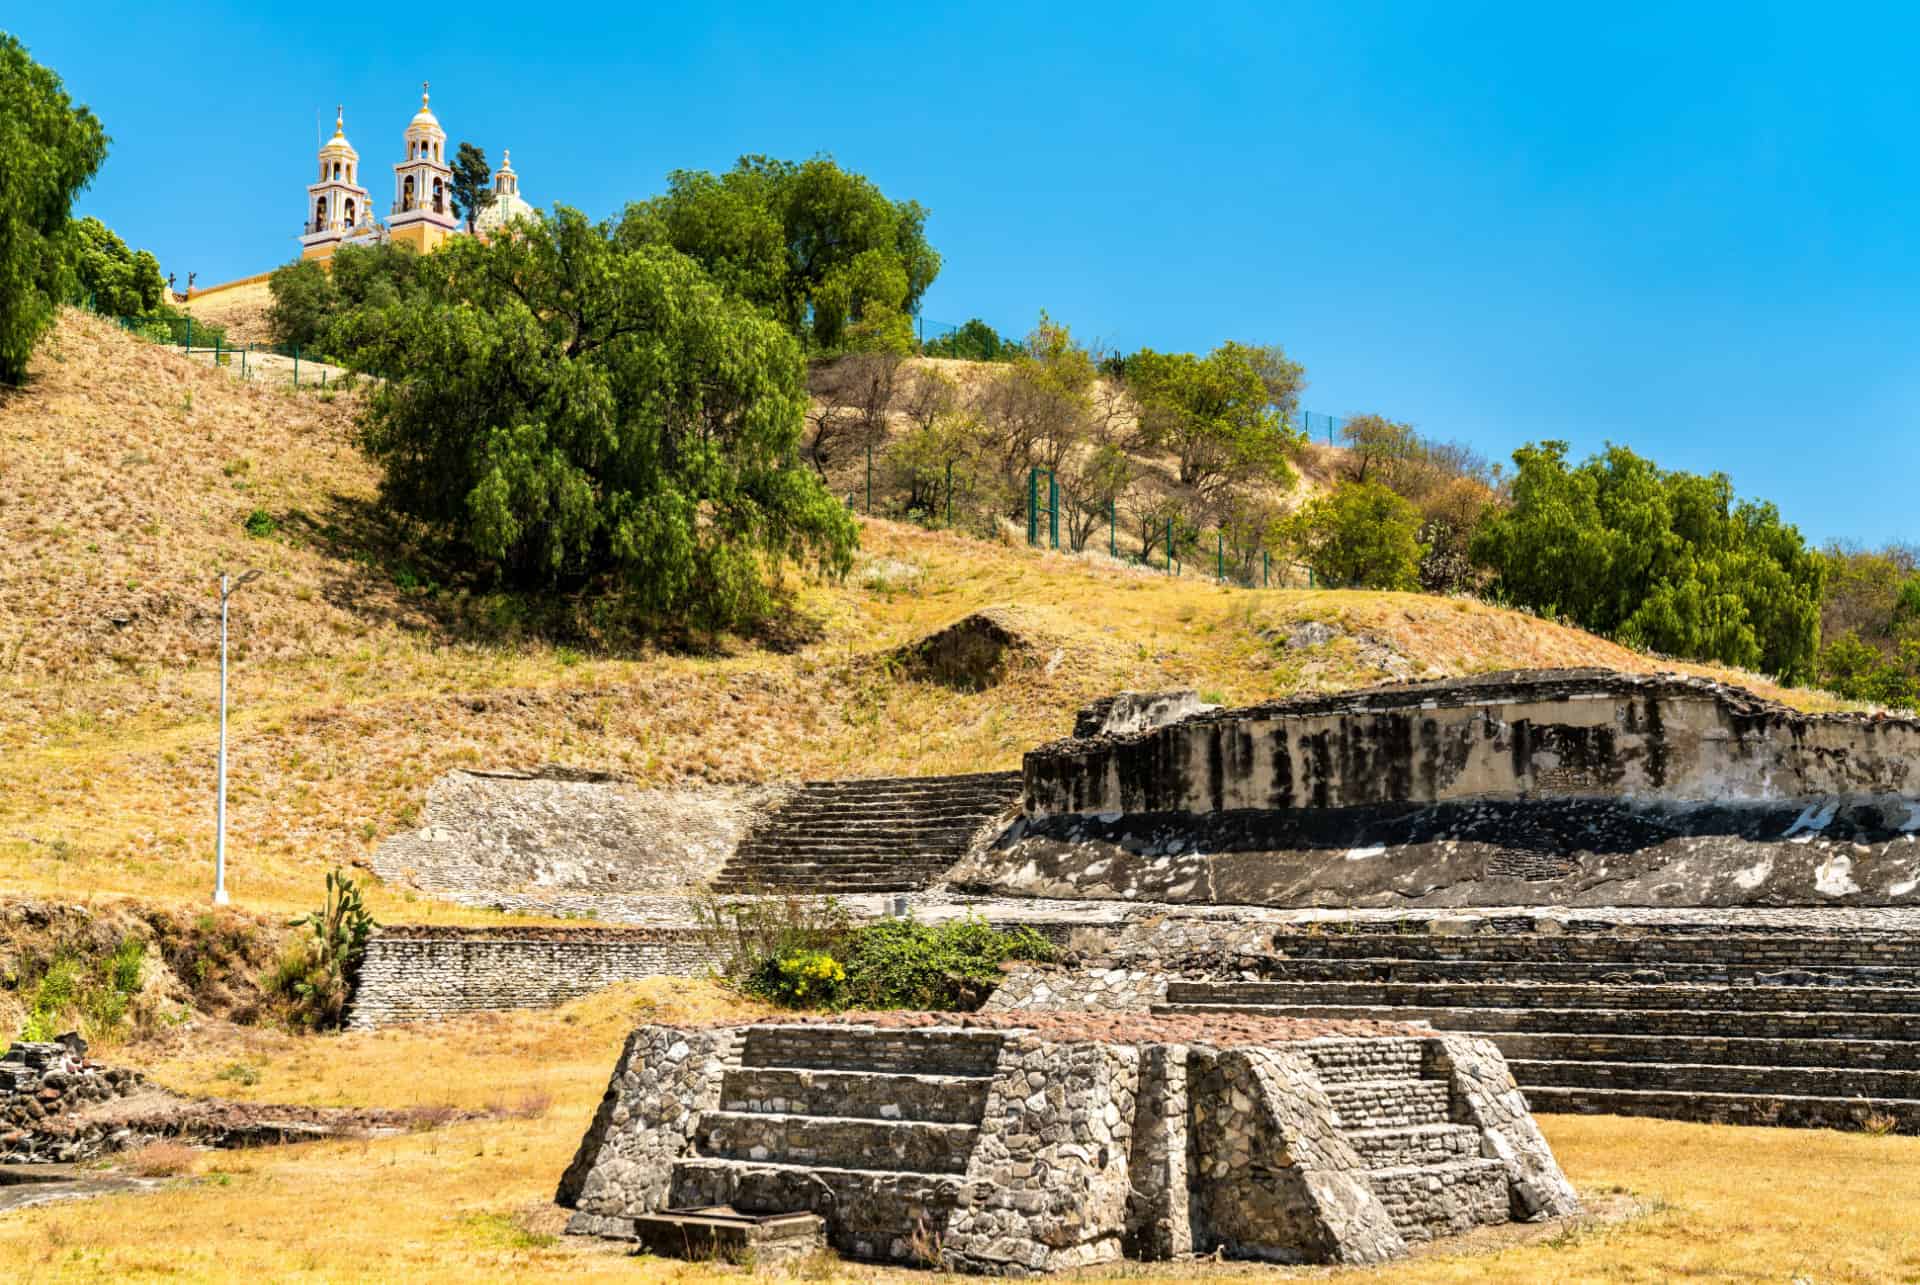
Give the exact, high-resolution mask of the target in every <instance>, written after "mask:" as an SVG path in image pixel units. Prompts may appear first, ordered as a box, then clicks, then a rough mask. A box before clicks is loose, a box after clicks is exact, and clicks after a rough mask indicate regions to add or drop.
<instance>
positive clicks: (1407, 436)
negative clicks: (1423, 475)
mask: <svg viewBox="0 0 1920 1285" xmlns="http://www.w3.org/2000/svg"><path fill="white" fill-rule="evenodd" d="M1340 437H1341V439H1342V440H1343V441H1345V442H1346V444H1347V475H1348V476H1349V477H1351V478H1352V479H1353V480H1354V481H1356V482H1379V483H1381V484H1382V485H1384V486H1390V487H1392V488H1393V489H1394V490H1396V491H1404V490H1405V489H1406V488H1407V483H1408V481H1409V475H1410V474H1412V473H1414V472H1415V471H1416V470H1417V469H1418V467H1419V463H1420V459H1421V454H1422V451H1421V441H1420V437H1419V434H1417V433H1415V432H1414V431H1413V426H1412V425H1411V424H1401V423H1397V422H1396V421H1394V420H1390V419H1388V418H1387V417H1386V416H1385V415H1355V416H1354V417H1353V418H1351V419H1349V420H1348V421H1347V422H1346V423H1344V424H1342V425H1341V426H1340Z"/></svg>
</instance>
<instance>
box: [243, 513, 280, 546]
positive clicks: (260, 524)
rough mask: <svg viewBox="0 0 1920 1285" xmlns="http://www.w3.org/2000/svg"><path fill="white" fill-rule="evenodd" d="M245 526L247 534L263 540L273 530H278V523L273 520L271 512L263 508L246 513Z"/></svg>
mask: <svg viewBox="0 0 1920 1285" xmlns="http://www.w3.org/2000/svg"><path fill="white" fill-rule="evenodd" d="M246 528H247V534H248V535H250V536H253V537H254V538H255V539H257V540H264V539H266V538H267V537H268V536H270V535H272V534H273V533H274V532H275V531H278V530H279V529H280V524H279V523H278V522H275V521H274V520H273V514H271V513H269V512H267V511H266V510H265V509H255V510H254V511H253V512H251V513H249V514H247V521H246Z"/></svg>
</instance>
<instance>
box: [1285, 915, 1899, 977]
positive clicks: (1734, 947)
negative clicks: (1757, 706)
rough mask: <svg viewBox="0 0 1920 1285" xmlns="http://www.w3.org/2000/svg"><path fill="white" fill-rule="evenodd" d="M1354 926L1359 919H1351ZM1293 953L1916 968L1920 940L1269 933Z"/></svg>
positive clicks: (1737, 935) (1721, 935)
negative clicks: (1353, 921) (1354, 920)
mask: <svg viewBox="0 0 1920 1285" xmlns="http://www.w3.org/2000/svg"><path fill="white" fill-rule="evenodd" d="M1356 926H1358V925H1356ZM1273 946H1274V949H1275V950H1276V951H1278V952H1279V953H1280V954H1282V955H1285V956H1287V957H1288V958H1292V959H1374V958H1393V959H1410V960H1411V959H1427V960H1444V959H1463V960H1465V959H1479V960H1497V961H1500V962H1504V963H1521V962H1527V961H1532V960H1542V961H1556V962H1562V963H1617V964H1631V965H1643V964H1644V965H1649V966H1658V965H1661V964H1707V965H1721V966H1739V967H1742V968H1762V969H1779V970H1786V969H1793V968H1915V969H1920V940H1916V939H1915V938H1913V937H1912V936H1909V935H1906V934H1900V935H1892V934H1881V935H1876V934H1870V933H1844V934H1842V933H1835V934H1832V935H1826V936H1809V935H1805V934H1796V933H1791V932H1780V933H1660V934H1645V935H1641V934H1636V933H1632V932H1622V933H1619V934H1611V933H1609V934H1584V933H1583V934H1573V933H1567V934H1559V933H1551V934H1550V933H1510V934H1509V933H1472V934H1464V935H1456V934H1443V933H1426V932H1417V933H1402V932H1393V931H1385V930H1377V931H1376V930H1369V931H1352V932H1348V931H1338V932H1318V933H1314V932H1295V931H1282V932H1280V933H1277V934H1276V935H1275V936H1274V939H1273Z"/></svg>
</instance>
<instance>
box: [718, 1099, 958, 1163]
mask: <svg viewBox="0 0 1920 1285" xmlns="http://www.w3.org/2000/svg"><path fill="white" fill-rule="evenodd" d="M979 1136H980V1129H979V1126H978V1125H974V1124H939V1123H933V1122H930V1121H926V1120H872V1119H859V1118H855V1117H852V1116H825V1115H771V1114H766V1113H762V1112H749V1111H708V1112H706V1113H704V1114H703V1115H702V1116H701V1117H700V1123H699V1125H698V1126H697V1129H696V1133H695V1146H696V1147H697V1148H698V1150H699V1153H700V1154H701V1155H703V1156H709V1157H712V1158H714V1159H719V1160H750V1161H754V1162H763V1161H764V1162H768V1163H772V1164H793V1165H828V1166H831V1167H833V1168H836V1169H884V1170H905V1171H907V1172H910V1173H965V1172H966V1168H967V1157H968V1156H970V1155H972V1154H973V1144H974V1142H975V1141H976V1140H977V1139H978V1138H979Z"/></svg>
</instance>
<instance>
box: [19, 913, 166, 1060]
mask: <svg viewBox="0 0 1920 1285" xmlns="http://www.w3.org/2000/svg"><path fill="white" fill-rule="evenodd" d="M146 957H147V947H146V943H145V942H143V941H142V940H140V938H138V937H123V938H121V940H120V942H119V944H118V945H116V946H115V947H114V948H113V950H112V951H110V952H108V953H106V954H101V955H95V956H94V957H92V958H88V957H87V955H86V954H84V953H83V952H82V951H81V950H80V949H77V948H76V947H74V946H73V945H62V946H60V947H58V948H56V949H55V950H54V952H53V953H52V954H51V955H50V956H48V957H46V958H43V959H40V960H36V961H30V962H27V963H24V964H23V965H22V967H21V968H20V970H19V975H18V980H17V981H16V985H17V986H18V989H19V991H20V992H21V994H22V995H24V996H25V998H26V1008H27V1017H26V1021H25V1023H24V1024H23V1025H22V1026H21V1029H20V1038H21V1039H24V1040H50V1039H52V1038H53V1037H54V1036H55V1035H56V1034H58V1033H59V1032H60V1031H62V1030H65V1029H68V1028H69V1027H71V1026H73V1025H75V1024H78V1025H79V1027H80V1029H81V1031H82V1033H84V1034H85V1035H86V1036H87V1038H88V1039H90V1040H96V1041H99V1040H110V1039H112V1038H114V1037H115V1036H117V1035H119V1034H120V1033H121V1032H122V1030H123V1029H124V1028H125V1026H126V1025H127V1021H128V1017H129V1015H130V1013H131V1010H132V1006H133V999H134V997H135V996H136V995H138V994H139V993H140V983H141V978H142V975H143V973H144V971H145V967H146ZM29 979H30V980H29Z"/></svg>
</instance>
